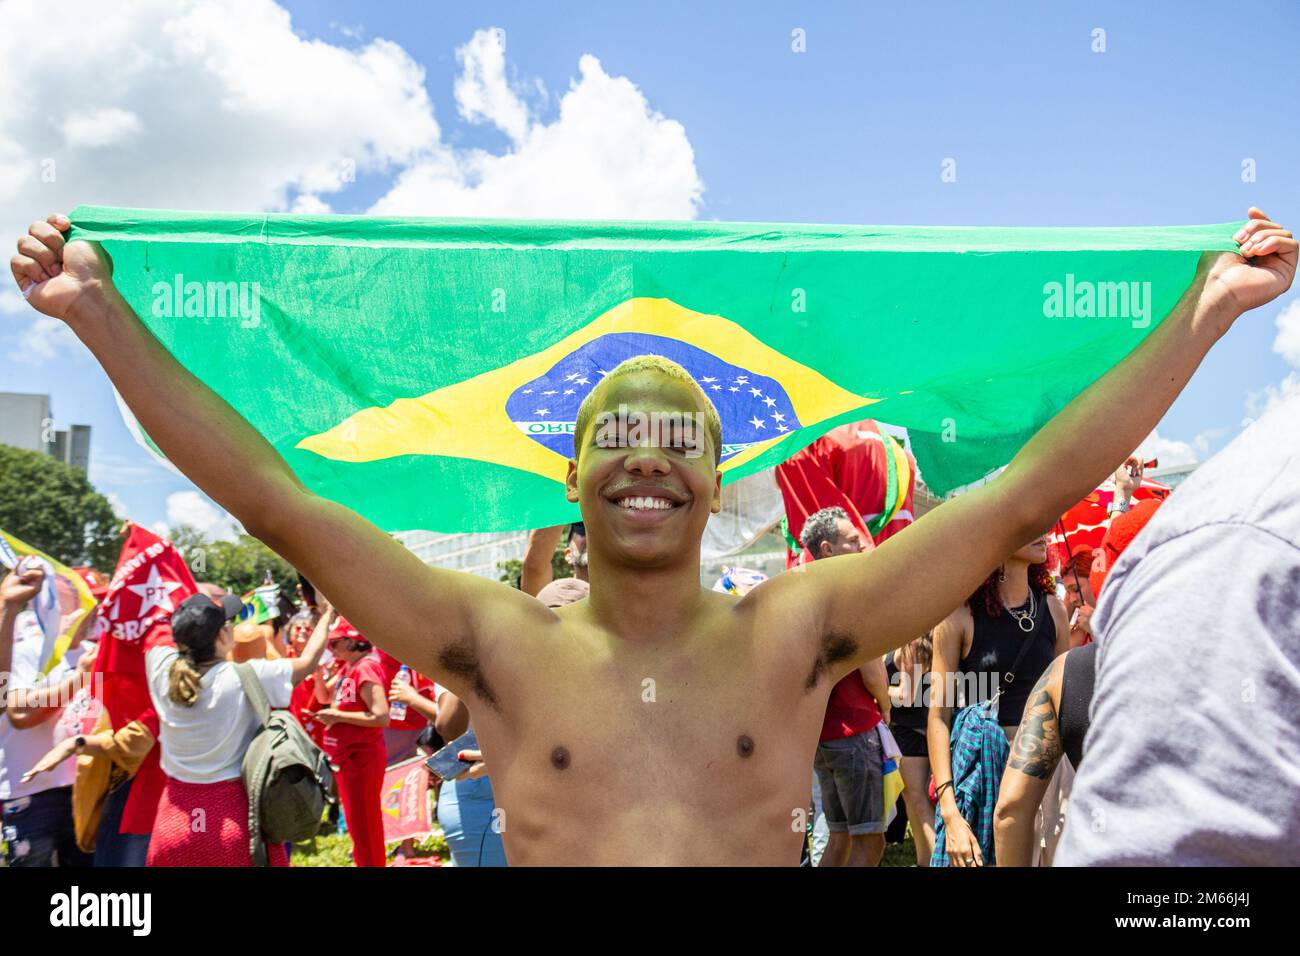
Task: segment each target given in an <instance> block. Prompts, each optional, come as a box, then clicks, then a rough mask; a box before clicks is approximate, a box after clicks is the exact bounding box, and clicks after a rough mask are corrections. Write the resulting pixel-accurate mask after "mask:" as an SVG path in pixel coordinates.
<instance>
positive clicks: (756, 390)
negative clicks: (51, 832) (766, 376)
mask: <svg viewBox="0 0 1300 956" xmlns="http://www.w3.org/2000/svg"><path fill="white" fill-rule="evenodd" d="M749 394H750V395H753V396H754V397H755V398H758V396H760V395H762V394H763V390H762V389H761V388H751V389H750V390H749Z"/></svg>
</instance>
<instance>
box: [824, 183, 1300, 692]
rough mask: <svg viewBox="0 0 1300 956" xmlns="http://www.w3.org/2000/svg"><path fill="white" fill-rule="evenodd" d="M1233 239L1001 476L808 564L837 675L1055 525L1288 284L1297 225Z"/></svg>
mask: <svg viewBox="0 0 1300 956" xmlns="http://www.w3.org/2000/svg"><path fill="white" fill-rule="evenodd" d="M1234 239H1236V241H1237V242H1238V243H1239V245H1240V253H1241V254H1240V255H1238V254H1234V253H1222V254H1217V253H1206V254H1205V255H1204V256H1203V257H1202V259H1201V262H1200V265H1199V267H1198V269H1197V274H1196V278H1195V280H1194V281H1193V282H1192V284H1191V287H1190V288H1189V289H1188V290H1187V292H1186V293H1185V294H1184V295H1183V297H1182V299H1181V300H1180V301H1179V303H1178V305H1177V306H1176V307H1175V308H1174V310H1173V312H1172V313H1171V314H1170V315H1169V316H1168V317H1167V318H1166V319H1165V320H1164V321H1163V322H1162V323H1161V324H1160V326H1159V327H1158V328H1157V329H1156V330H1155V331H1154V332H1152V333H1151V334H1150V335H1148V336H1147V338H1146V340H1145V341H1144V342H1143V343H1142V344H1141V345H1140V346H1138V348H1136V349H1135V350H1134V351H1133V352H1132V354H1130V355H1129V356H1128V357H1127V358H1125V359H1124V360H1123V361H1122V362H1120V363H1119V364H1118V365H1116V366H1115V367H1114V368H1113V369H1111V370H1110V371H1109V372H1107V373H1106V374H1105V375H1103V376H1102V377H1101V378H1099V379H1098V380H1097V381H1096V382H1094V383H1093V384H1092V385H1091V386H1089V387H1088V388H1087V389H1086V390H1085V391H1084V392H1083V393H1081V394H1080V395H1079V396H1078V397H1077V398H1075V400H1074V401H1072V402H1071V403H1070V404H1069V405H1067V406H1066V407H1065V408H1064V409H1062V410H1061V411H1060V412H1059V413H1058V414H1057V415H1056V416H1055V417H1054V418H1052V419H1051V421H1049V422H1048V423H1047V424H1046V425H1044V426H1043V428H1042V429H1041V430H1040V431H1039V432H1038V434H1036V435H1035V436H1034V437H1033V438H1032V439H1031V440H1030V441H1029V442H1028V443H1027V444H1026V445H1025V447H1024V448H1023V449H1021V451H1020V454H1018V455H1017V456H1016V457H1015V459H1014V460H1013V461H1012V462H1011V464H1010V465H1009V466H1008V467H1007V469H1006V471H1005V472H1004V473H1003V474H1002V475H1000V476H999V477H998V478H997V479H996V480H994V481H992V482H990V483H989V484H988V485H986V486H984V487H982V488H979V489H976V490H974V491H972V492H969V493H968V494H964V495H961V496H959V497H958V498H956V499H954V500H952V501H949V502H946V503H944V505H943V506H942V507H940V508H936V509H935V510H934V511H933V512H931V513H930V514H928V515H926V516H925V517H924V518H922V519H921V520H919V521H918V522H916V524H915V525H914V526H912V527H911V528H908V529H907V530H906V531H904V532H903V533H901V534H898V535H895V536H894V537H892V538H890V539H889V540H888V541H886V542H885V543H884V544H882V545H881V546H880V547H879V548H877V549H876V550H875V551H874V552H871V553H869V554H863V555H852V556H846V557H840V558H837V559H835V560H834V561H817V562H815V563H814V564H812V565H811V566H809V567H807V568H806V570H805V572H804V574H805V575H806V577H807V578H808V579H809V580H808V581H807V584H808V585H811V586H812V588H813V591H814V595H815V596H814V599H813V601H812V602H811V603H812V605H813V607H814V608H816V610H815V611H814V613H817V614H820V620H819V621H816V622H813V628H812V630H813V632H814V633H816V634H817V635H820V636H823V637H824V636H825V635H831V634H833V635H837V636H843V637H848V638H849V639H850V642H851V644H852V645H853V649H852V652H851V653H850V654H848V655H847V656H841V655H836V656H837V657H839V658H840V659H838V660H837V661H836V662H834V665H833V667H832V668H831V674H832V675H833V676H834V677H836V678H837V679H838V678H839V677H841V676H843V675H844V674H846V673H848V671H849V670H850V669H852V668H853V667H856V666H858V665H859V664H861V663H862V661H864V660H866V659H868V658H871V657H875V656H879V655H881V654H883V653H886V652H887V651H889V650H891V649H893V648H895V647H898V646H901V645H902V644H905V643H906V642H907V641H909V640H911V639H912V638H914V637H916V636H917V635H918V634H922V633H924V632H925V631H926V630H927V629H929V628H930V627H932V626H933V625H934V624H935V623H936V622H938V621H939V620H941V619H942V618H943V617H944V616H945V615H946V614H948V613H949V612H950V611H952V610H953V608H955V607H957V606H958V605H959V604H960V603H961V602H962V601H964V600H965V599H966V598H967V597H969V596H970V594H971V593H972V592H973V591H974V590H975V588H976V587H977V586H978V585H979V584H980V582H981V581H983V580H984V579H985V578H986V577H987V576H988V574H989V572H990V571H991V570H993V568H995V567H997V565H998V564H999V563H1000V562H1002V561H1003V560H1005V559H1006V558H1007V557H1008V556H1009V555H1010V554H1011V553H1012V552H1014V551H1015V550H1017V549H1018V548H1020V547H1022V546H1024V545H1025V544H1028V543H1029V542H1030V541H1032V540H1033V539H1034V538H1035V537H1037V536H1038V535H1039V534H1041V533H1042V532H1044V531H1046V530H1047V529H1048V528H1050V527H1051V525H1052V523H1053V522H1054V521H1056V519H1057V518H1059V517H1060V516H1061V515H1062V514H1063V513H1064V512H1065V511H1066V509H1067V508H1069V507H1070V506H1071V505H1073V504H1074V503H1075V502H1077V501H1079V500H1080V499H1081V498H1083V496H1084V495H1086V494H1088V492H1090V491H1092V490H1093V489H1094V488H1096V487H1097V485H1098V484H1099V483H1100V482H1101V481H1102V480H1103V479H1105V477H1106V476H1107V475H1108V474H1109V473H1110V472H1112V471H1113V470H1114V468H1115V466H1116V464H1118V463H1119V462H1121V461H1123V460H1124V459H1125V458H1126V457H1127V456H1128V455H1129V453H1131V452H1132V450H1133V449H1134V448H1136V447H1138V445H1139V444H1141V442H1142V441H1143V440H1144V439H1145V438H1146V437H1147V436H1148V435H1149V434H1151V431H1152V430H1153V429H1154V428H1155V427H1156V425H1157V424H1158V423H1159V422H1160V419H1161V418H1162V417H1163V416H1164V414H1165V411H1166V410H1167V409H1168V408H1169V406H1170V405H1172V404H1173V401H1174V399H1175V398H1177V397H1178V393H1179V392H1181V391H1182V390H1183V386H1185V385H1186V384H1187V382H1188V380H1189V379H1190V378H1191V377H1192V373H1193V372H1195V371H1196V368H1197V366H1199V365H1200V363H1201V360H1202V359H1203V358H1204V357H1205V355H1206V353H1207V352H1208V351H1209V350H1210V347H1211V346H1213V345H1214V343H1215V342H1217V341H1218V340H1219V338H1220V336H1222V335H1223V334H1224V333H1225V332H1226V331H1227V330H1228V329H1229V328H1230V327H1231V326H1232V323H1233V322H1234V321H1235V320H1236V319H1237V317H1238V316H1240V315H1241V314H1242V313H1243V312H1246V311H1248V310H1250V309H1254V308H1257V307H1258V306H1261V305H1264V304H1265V303H1267V302H1270V301H1272V300H1273V299H1275V298H1277V297H1278V296H1279V295H1281V294H1282V293H1283V292H1285V291H1286V290H1287V289H1288V288H1289V287H1290V285H1291V282H1292V280H1293V279H1294V278H1295V271H1296V253H1297V245H1296V240H1295V239H1294V238H1293V237H1292V235H1291V233H1290V232H1288V231H1286V230H1285V229H1283V228H1281V227H1280V226H1278V225H1277V224H1276V223H1273V222H1270V221H1269V220H1268V219H1267V217H1266V216H1265V215H1264V213H1262V212H1260V211H1259V210H1258V209H1254V208H1252V209H1251V210H1250V222H1248V223H1247V224H1246V225H1245V226H1244V227H1243V228H1242V230H1241V231H1240V232H1238V233H1237V235H1236V236H1234ZM1243 257H1244V258H1243ZM1138 396H1140V397H1141V401H1137V400H1135V398H1136V397H1138ZM838 646H840V647H844V646H845V645H844V644H843V642H838Z"/></svg>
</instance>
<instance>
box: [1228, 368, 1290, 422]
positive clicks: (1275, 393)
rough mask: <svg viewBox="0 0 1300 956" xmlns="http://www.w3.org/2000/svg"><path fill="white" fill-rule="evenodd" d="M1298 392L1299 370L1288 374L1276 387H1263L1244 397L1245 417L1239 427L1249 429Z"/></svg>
mask: <svg viewBox="0 0 1300 956" xmlns="http://www.w3.org/2000/svg"><path fill="white" fill-rule="evenodd" d="M1296 392H1300V370H1297V371H1294V372H1290V373H1288V374H1287V376H1286V378H1284V379H1282V381H1281V382H1280V383H1278V384H1277V385H1265V386H1264V387H1263V388H1261V389H1258V390H1257V391H1254V392H1251V393H1250V394H1249V395H1247V396H1246V417H1245V418H1244V419H1242V422H1241V427H1242V428H1249V427H1250V426H1251V425H1252V424H1254V423H1255V421H1257V420H1258V419H1259V418H1261V417H1262V416H1263V415H1264V414H1265V413H1266V412H1268V411H1269V410H1270V409H1272V408H1273V406H1274V405H1276V404H1278V403H1279V402H1280V401H1282V400H1283V399H1285V398H1289V397H1291V396H1292V395H1294V394H1295V393H1296Z"/></svg>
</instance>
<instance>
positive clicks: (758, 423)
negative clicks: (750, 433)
mask: <svg viewBox="0 0 1300 956" xmlns="http://www.w3.org/2000/svg"><path fill="white" fill-rule="evenodd" d="M749 423H750V424H751V425H753V426H754V427H755V428H766V427H767V422H765V421H763V419H761V418H759V417H758V416H757V415H755V416H754V417H753V418H751V419H750V420H749Z"/></svg>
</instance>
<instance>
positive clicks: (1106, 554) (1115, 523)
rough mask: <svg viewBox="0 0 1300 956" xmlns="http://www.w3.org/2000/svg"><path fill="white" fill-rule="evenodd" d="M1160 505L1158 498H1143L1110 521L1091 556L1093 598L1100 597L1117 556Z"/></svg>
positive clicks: (1160, 501)
mask: <svg viewBox="0 0 1300 956" xmlns="http://www.w3.org/2000/svg"><path fill="white" fill-rule="evenodd" d="M1161 504H1163V500H1162V499H1160V498H1144V499H1143V500H1142V501H1139V502H1138V503H1137V504H1135V505H1134V506H1133V507H1132V509H1131V510H1129V511H1127V512H1125V513H1124V514H1120V515H1116V516H1115V517H1114V518H1113V519H1112V520H1111V523H1110V527H1109V528H1107V529H1106V535H1105V537H1103V538H1102V539H1101V547H1100V548H1098V549H1097V551H1096V553H1095V554H1094V556H1093V561H1092V572H1091V574H1089V576H1088V580H1089V582H1090V583H1091V584H1092V593H1093V594H1094V595H1095V596H1097V597H1099V598H1100V597H1101V586H1102V584H1103V583H1104V582H1105V580H1106V575H1107V574H1109V573H1110V569H1111V568H1113V567H1114V566H1115V562H1116V561H1117V560H1119V556H1120V555H1121V554H1123V553H1124V551H1125V549H1126V548H1128V546H1129V545H1130V544H1132V543H1133V539H1134V538H1136V537H1137V536H1138V533H1139V532H1140V531H1141V530H1142V529H1143V528H1145V527H1146V526H1147V522H1148V521H1150V520H1151V518H1152V517H1153V516H1154V515H1155V513H1156V509H1157V508H1159V507H1160V505H1161Z"/></svg>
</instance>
